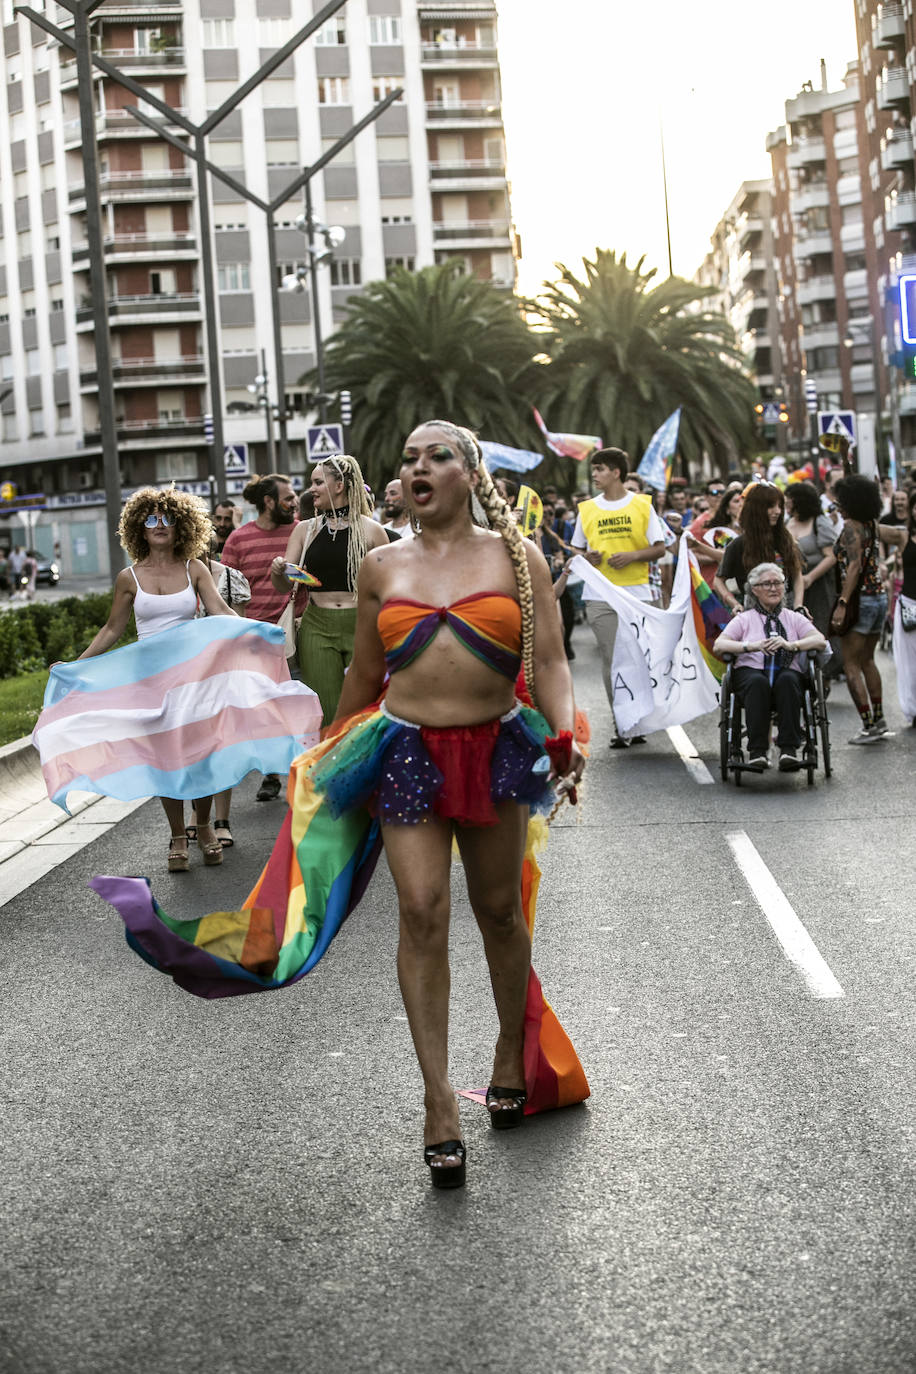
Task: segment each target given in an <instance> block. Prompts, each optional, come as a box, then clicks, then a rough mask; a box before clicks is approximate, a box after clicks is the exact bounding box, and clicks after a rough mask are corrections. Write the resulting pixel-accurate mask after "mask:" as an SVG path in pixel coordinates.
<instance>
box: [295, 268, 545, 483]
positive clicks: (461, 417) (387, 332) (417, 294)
mask: <svg viewBox="0 0 916 1374" xmlns="http://www.w3.org/2000/svg"><path fill="white" fill-rule="evenodd" d="M541 343H542V341H541V339H540V337H539V336H538V335H537V334H535V333H534V332H533V331H532V330H531V329H529V327H528V325H527V324H526V322H525V320H524V318H523V316H522V313H521V309H520V305H519V302H518V300H517V298H516V297H514V296H512V295H509V294H508V293H507V292H505V291H501V290H499V289H498V288H497V287H494V286H492V285H491V284H490V283H489V282H482V281H478V280H477V279H476V278H475V277H470V276H467V275H465V274H463V273H462V272H461V270H460V267H459V266H458V265H457V264H455V263H447V264H444V265H442V266H440V267H426V268H423V269H422V270H421V271H419V272H406V271H403V270H399V271H397V272H395V273H394V274H393V275H392V276H391V277H390V278H388V280H386V281H377V282H372V283H370V285H369V286H368V287H367V288H366V290H365V292H364V293H363V294H362V295H360V296H354V297H352V298H351V300H350V302H349V313H348V315H347V318H346V320H345V321H344V323H343V324H342V325H341V327H340V329H338V330H337V332H336V333H335V334H334V336H333V337H332V338H331V340H330V342H329V343H328V345H327V349H326V352H325V366H324V371H325V386H326V387H327V389H328V390H329V391H340V390H341V389H346V390H348V391H349V392H350V393H351V396H352V404H353V422H352V426H351V429H350V449H351V451H352V452H353V454H354V456H355V457H356V458H358V459H359V462H360V465H361V466H362V468H363V472H364V474H365V476H366V479H367V481H368V482H369V483H370V485H371V486H373V487H374V488H375V490H376V491H377V490H379V488H380V486H381V485H383V484H384V482H385V481H387V480H388V479H389V478H390V477H391V476H392V475H393V474H394V473H395V472H396V471H397V468H398V467H399V465H400V454H401V449H402V447H403V444H404V440H405V439H406V437H407V435H408V434H409V433H410V431H411V430H412V429H413V428H414V427H415V426H416V425H417V424H419V423H420V422H421V421H423V420H428V419H432V418H434V417H435V418H438V419H444V420H453V421H455V423H456V424H462V425H467V426H469V427H470V428H471V429H473V430H476V431H477V432H478V433H479V434H480V436H481V438H484V439H491V440H495V441H497V442H499V443H504V444H509V445H511V446H514V447H518V448H531V447H533V446H534V443H535V439H536V435H537V431H536V430H535V429H534V428H533V422H532V417H531V406H532V403H533V400H534V397H533V395H532V392H533V388H534V385H535V381H536V378H537V375H538V374H539V373H540V372H541V371H542V370H543V369H542V368H539V367H538V366H537V364H535V363H534V361H533V360H534V357H535V355H536V354H537V353H539V352H540V351H541ZM303 380H304V381H305V383H306V384H307V385H309V386H312V387H314V386H315V384H316V381H317V376H316V373H315V372H311V373H309V374H308V376H307V377H306V378H304V379H303Z"/></svg>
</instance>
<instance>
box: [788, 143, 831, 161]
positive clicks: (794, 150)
mask: <svg viewBox="0 0 916 1374" xmlns="http://www.w3.org/2000/svg"><path fill="white" fill-rule="evenodd" d="M826 161H827V145H826V143H825V142H824V140H823V139H822V138H799V139H796V140H795V142H794V143H793V144H792V146H791V147H790V149H789V152H788V155H787V157H786V162H787V165H788V166H789V167H794V168H798V167H806V166H808V165H809V164H810V163H818V162H826Z"/></svg>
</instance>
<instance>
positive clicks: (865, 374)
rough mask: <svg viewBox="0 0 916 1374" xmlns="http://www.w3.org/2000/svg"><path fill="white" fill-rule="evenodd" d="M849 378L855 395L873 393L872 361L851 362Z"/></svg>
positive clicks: (873, 368) (873, 372) (873, 366)
mask: <svg viewBox="0 0 916 1374" xmlns="http://www.w3.org/2000/svg"><path fill="white" fill-rule="evenodd" d="M849 380H850V381H851V382H852V389H853V391H854V392H855V393H856V397H859V396H869V395H874V391H875V365H874V363H853V364H852V366H851V367H850V369H849Z"/></svg>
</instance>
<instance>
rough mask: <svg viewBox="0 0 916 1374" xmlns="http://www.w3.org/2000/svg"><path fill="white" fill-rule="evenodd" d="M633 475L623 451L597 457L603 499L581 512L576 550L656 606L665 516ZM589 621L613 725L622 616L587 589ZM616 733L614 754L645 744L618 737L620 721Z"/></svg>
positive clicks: (574, 543) (584, 504)
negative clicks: (653, 568)
mask: <svg viewBox="0 0 916 1374" xmlns="http://www.w3.org/2000/svg"><path fill="white" fill-rule="evenodd" d="M628 471H629V459H628V458H627V455H626V454H625V453H624V452H623V450H622V449H619V448H604V449H600V450H599V452H597V453H595V454H593V456H592V477H593V479H594V483H595V486H596V487H597V488H598V495H597V496H595V497H593V498H592V499H591V500H590V501H583V502H582V504H581V505H580V506H579V518H578V519H577V521H576V528H575V532H574V533H573V537H572V546H573V548H575V549H582V550H585V551H586V552H585V556H586V558H587V559H588V561H589V563H591V564H592V566H593V567H596V568H597V569H598V571H599V572H600V573H601V575H602V576H603V577H606V578H607V579H608V581H609V582H613V583H614V585H615V586H617V587H623V588H625V589H626V591H627V592H629V593H630V595H631V596H636V597H638V598H639V599H640V600H642V601H651V600H652V589H651V588H650V586H649V564H650V563H652V562H654V561H655V560H656V559H658V558H661V557H662V555H663V554H664V552H665V530H664V526H663V525H662V522H661V518H660V516H659V515H658V514H657V512H656V511H654V510H653V509H652V501H651V498H650V497H649V496H644V495H642V494H641V493H639V492H632V491H630V490H629V489H628V488H627V487H625V486H624V482H625V480H626V476H627V472H628ZM585 615H586V619H587V620H588V623H589V624H590V625H591V627H592V631H593V633H594V635H595V639H596V640H597V642H598V649H599V652H600V654H601V665H602V676H603V678H604V690H605V692H606V693H607V699H608V705H609V706H610V708H611V719H612V720H613V718H614V689H613V683H612V678H611V665H612V663H613V659H614V641H615V640H616V638H617V612H616V611H615V610H613V609H612V608H611V607H610V606H609V605H608V604H607V602H605V601H600V600H598V599H591V598H590V597H589V593H588V590H587V589H586V592H585ZM614 731H615V734H614V738H613V739H612V740H611V748H612V749H628V748H629V746H630V745H631V744H632V743H634V740H635V741H636V742H639V743H643V742H644V741H643V739H642V736H641V735H637V736H635V737H634V739H626V738H624V737H623V736H622V735H620V734H618V733H617V724H616V721H615V723H614Z"/></svg>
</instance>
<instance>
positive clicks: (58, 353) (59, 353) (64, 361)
mask: <svg viewBox="0 0 916 1374" xmlns="http://www.w3.org/2000/svg"><path fill="white" fill-rule="evenodd" d="M69 366H70V359H69V358H68V356H67V345H66V344H55V345H54V371H55V372H66V371H67V368H68V367H69Z"/></svg>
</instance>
